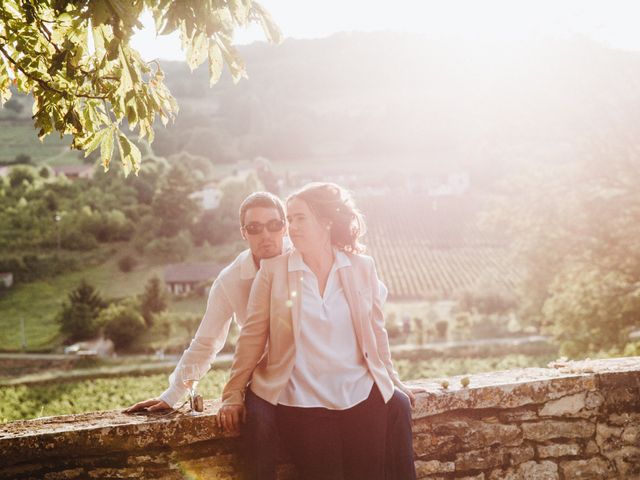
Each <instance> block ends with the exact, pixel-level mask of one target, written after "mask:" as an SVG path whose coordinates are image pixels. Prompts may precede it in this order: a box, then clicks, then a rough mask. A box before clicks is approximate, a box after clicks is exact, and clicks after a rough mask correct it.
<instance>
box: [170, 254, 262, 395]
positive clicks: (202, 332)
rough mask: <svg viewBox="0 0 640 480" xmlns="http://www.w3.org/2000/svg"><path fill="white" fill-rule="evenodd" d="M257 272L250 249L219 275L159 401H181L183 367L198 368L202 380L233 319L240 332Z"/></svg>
mask: <svg viewBox="0 0 640 480" xmlns="http://www.w3.org/2000/svg"><path fill="white" fill-rule="evenodd" d="M257 272H258V269H257V268H256V265H255V263H254V261H253V256H252V255H251V250H249V249H247V250H245V251H243V252H242V253H240V254H239V255H238V256H237V257H236V258H235V260H234V261H233V262H231V264H230V265H228V266H227V267H225V268H224V269H223V270H222V272H220V274H219V275H218V278H216V279H215V281H214V282H213V285H212V286H211V290H210V291H209V298H208V300H207V310H206V312H205V314H204V317H203V318H202V321H201V322H200V326H199V327H198V330H197V331H196V334H195V336H194V338H193V339H192V340H191V344H190V345H189V348H187V349H186V350H185V351H184V353H183V354H182V357H181V358H180V361H179V362H178V364H177V365H176V368H175V370H174V371H173V373H172V374H171V375H170V376H169V388H168V389H167V390H165V391H164V392H163V393H162V395H160V397H159V398H160V400H163V401H164V402H166V403H167V404H168V405H170V406H172V407H173V406H174V405H175V404H176V403H177V402H178V401H180V400H181V399H182V398H183V397H184V396H185V395H186V393H187V392H188V390H187V389H186V388H185V387H184V385H182V382H181V378H180V367H181V366H182V365H184V364H190V365H197V367H198V371H199V372H200V375H201V376H204V374H205V373H206V372H207V371H208V370H209V367H210V366H211V363H212V362H213V360H214V359H215V357H216V355H217V354H218V352H219V351H220V350H221V349H222V347H224V344H225V342H226V340H227V335H228V334H229V327H230V326H231V320H232V319H235V321H236V322H237V323H238V325H239V326H240V328H242V325H244V323H245V321H246V319H247V303H248V301H249V293H250V292H251V285H252V284H253V280H254V279H255V277H256V273H257Z"/></svg>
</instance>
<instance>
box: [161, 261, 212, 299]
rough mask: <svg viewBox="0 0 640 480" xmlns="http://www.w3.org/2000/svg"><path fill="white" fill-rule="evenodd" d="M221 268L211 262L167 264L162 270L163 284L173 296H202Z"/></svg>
mask: <svg viewBox="0 0 640 480" xmlns="http://www.w3.org/2000/svg"><path fill="white" fill-rule="evenodd" d="M223 268H224V265H220V264H216V263H212V262H197V263H173V264H169V265H166V266H165V269H164V283H165V285H167V290H168V291H169V292H170V293H171V294H173V295H185V294H187V293H190V292H193V291H196V292H198V293H200V294H204V293H205V291H206V289H207V288H208V287H209V286H210V285H211V283H212V282H213V281H214V280H215V278H216V277H217V276H218V274H219V273H220V271H221V270H222V269H223Z"/></svg>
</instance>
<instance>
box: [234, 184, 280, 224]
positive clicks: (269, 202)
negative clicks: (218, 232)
mask: <svg viewBox="0 0 640 480" xmlns="http://www.w3.org/2000/svg"><path fill="white" fill-rule="evenodd" d="M255 207H264V208H275V209H276V210H278V215H280V220H282V221H284V219H285V215H284V205H283V204H282V200H280V199H279V198H278V197H276V196H275V195H274V194H273V193H269V192H254V193H252V194H251V195H249V196H248V197H247V198H245V199H244V200H243V202H242V204H241V205H240V226H244V217H245V215H246V214H247V210H249V209H250V208H255Z"/></svg>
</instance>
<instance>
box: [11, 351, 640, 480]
mask: <svg viewBox="0 0 640 480" xmlns="http://www.w3.org/2000/svg"><path fill="white" fill-rule="evenodd" d="M459 380H460V378H459V377H454V378H450V379H448V381H449V384H450V386H449V387H448V388H447V389H444V388H443V387H442V385H441V384H440V382H438V381H433V380H420V381H415V382H413V383H414V384H415V385H416V386H423V387H425V388H426V389H427V392H426V393H423V394H420V395H419V399H418V404H417V406H416V408H415V410H414V413H413V418H414V429H413V430H414V449H415V455H416V467H417V470H418V476H419V477H420V478H425V479H452V478H456V479H468V480H471V479H478V480H481V479H486V480H489V479H495V480H498V479H507V480H515V479H523V480H524V479H527V480H529V479H533V480H536V479H540V480H542V479H544V480H547V479H563V480H574V479H586V478H589V479H608V478H611V479H613V478H615V479H640V357H633V358H624V359H609V360H598V361H585V362H575V363H572V362H569V363H560V364H557V365H555V366H554V367H553V368H547V369H545V368H533V369H523V370H512V371H507V372H493V373H488V374H481V375H473V376H471V377H470V384H469V385H468V386H467V387H462V386H461V385H460V381H459ZM217 407H218V405H217V403H215V402H208V403H207V404H206V411H205V412H204V413H203V414H200V415H198V416H189V415H186V414H184V413H177V414H173V415H169V416H150V415H144V416H127V415H123V414H121V413H119V412H117V411H111V412H98V413H91V414H82V415H69V416H60V417H48V418H41V419H38V420H31V421H20V422H12V423H8V424H4V425H1V426H0V479H16V480H18V479H36V478H37V479H45V480H55V479H80V478H82V479H106V478H148V479H184V478H215V479H235V478H240V477H239V473H238V472H239V469H240V459H239V457H238V455H237V451H238V439H236V438H231V437H229V436H227V435H224V434H223V433H221V432H220V431H218V430H217V429H216V428H215V427H214V424H213V419H212V416H213V415H214V414H215V411H216V410H217ZM279 477H280V478H281V479H293V478H295V471H294V470H293V468H292V467H291V466H289V465H282V466H281V471H280V472H279Z"/></svg>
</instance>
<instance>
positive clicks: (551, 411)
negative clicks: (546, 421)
mask: <svg viewBox="0 0 640 480" xmlns="http://www.w3.org/2000/svg"><path fill="white" fill-rule="evenodd" d="M586 397H587V392H580V393H576V394H575V395H568V396H566V397H562V398H559V399H557V400H551V401H550V402H547V403H545V405H544V407H542V409H541V410H540V416H541V417H562V416H565V415H575V414H576V413H578V412H579V411H580V410H582V409H583V408H584V407H585V400H586Z"/></svg>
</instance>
